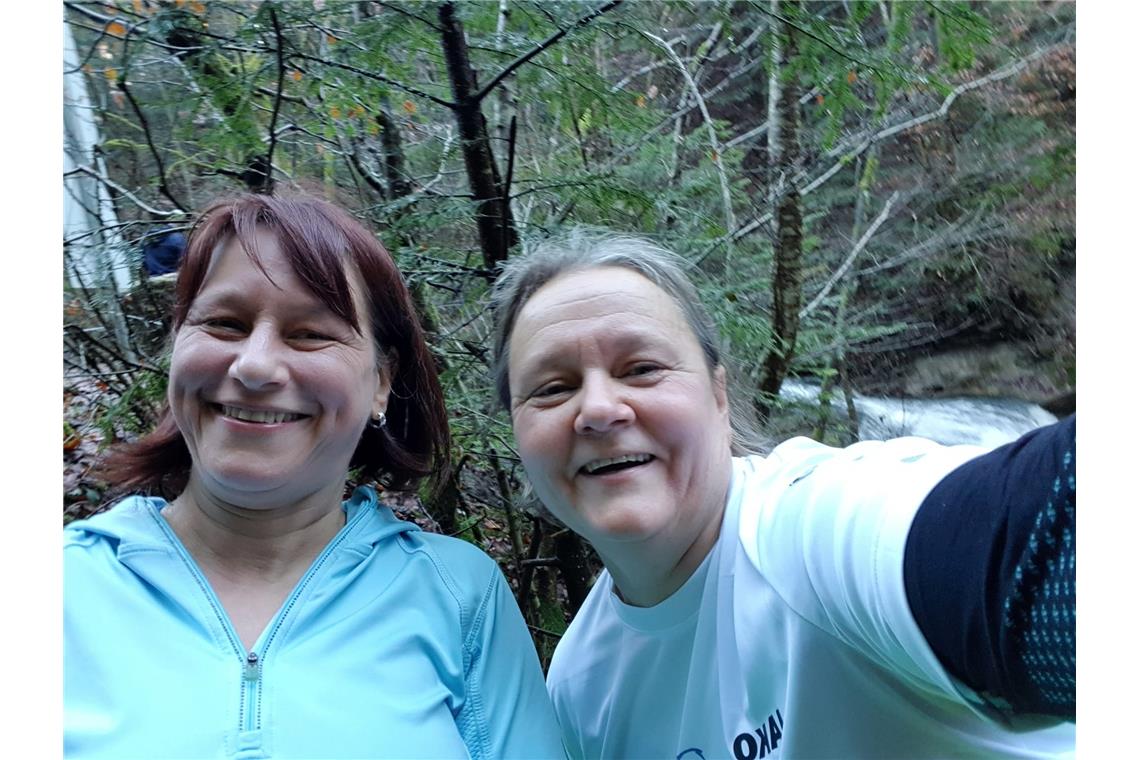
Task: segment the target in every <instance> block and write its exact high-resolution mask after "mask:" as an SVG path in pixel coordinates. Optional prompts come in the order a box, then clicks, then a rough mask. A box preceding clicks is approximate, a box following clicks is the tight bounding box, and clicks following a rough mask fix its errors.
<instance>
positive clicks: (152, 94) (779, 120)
mask: <svg viewBox="0 0 1140 760" xmlns="http://www.w3.org/2000/svg"><path fill="white" fill-rule="evenodd" d="M64 7H65V12H64V32H65V34H64V37H65V50H64V71H65V74H64V82H65V145H64V156H65V172H64V190H65V204H66V208H67V212H66V214H65V228H64V244H63V247H64V256H65V281H64V283H63V287H64V290H65V298H64V308H65V314H64V336H63V337H64V378H65V389H64V402H65V419H64V491H65V494H64V518H65V520H69V519H74V518H76V517H80V516H83V515H86V514H89V513H91V512H93V511H97V510H98V509H100V508H103V507H105V506H107V504H106V501H107V494H106V488H105V484H102V483H100V482H98V481H97V480H95V479H94V478H92V477H91V475H90V474H89V469H90V466H91V464H92V462H93V461H94V457H96V456H97V455H98V453H99V452H100V451H101V450H102V449H103V448H104V447H105V446H107V445H109V444H111V443H114V442H115V441H120V440H126V439H131V438H133V437H135V436H137V435H139V434H140V433H142V432H144V431H146V430H147V429H148V428H149V427H150V425H151V424H152V423H153V422H154V420H155V419H156V415H157V413H158V412H159V410H160V408H161V405H162V403H163V398H164V393H165V373H166V358H165V351H166V343H167V337H168V335H167V333H168V330H169V321H168V316H167V311H168V307H169V300H168V299H169V292H170V285H171V282H170V280H171V277H172V276H171V275H167V276H162V277H147V276H145V275H144V272H143V267H142V262H141V259H142V246H143V242H144V240H146V239H148V238H149V236H153V235H154V234H155V233H158V232H159V231H170V230H175V231H179V230H180V231H185V230H186V229H187V228H188V225H189V223H190V221H191V219H192V214H193V212H194V211H195V210H198V209H200V208H202V207H203V206H204V205H205V204H206V203H207V202H208V201H210V200H211V199H213V198H215V197H217V196H220V195H226V194H232V193H235V192H239V191H253V192H266V193H290V192H306V193H311V194H317V195H321V196H324V197H327V198H328V199H330V200H332V201H334V202H336V203H338V204H340V205H342V206H344V207H345V208H348V209H349V210H351V211H352V212H353V213H355V214H357V215H358V216H359V217H360V218H361V219H362V220H364V221H365V223H366V224H367V225H368V226H369V227H370V228H372V229H374V230H376V231H377V234H378V235H379V237H380V239H381V240H382V241H383V242H384V244H385V245H386V246H387V247H388V248H389V250H391V251H392V253H393V255H394V256H395V257H396V259H397V261H398V263H399V265H400V267H401V269H402V270H403V272H404V273H405V275H406V277H407V279H408V282H409V284H410V285H411V287H412V289H413V292H414V295H415V297H416V300H417V306H418V308H419V310H420V316H421V319H422V320H423V323H424V325H425V327H426V328H427V330H428V332H429V335H430V340H431V344H432V347H433V349H434V352H435V356H436V360H437V362H438V365H439V367H440V370H441V375H442V378H443V383H444V387H445V390H446V393H447V400H448V406H449V409H450V411H451V424H452V431H453V436H454V441H455V451H454V462H453V465H454V475H453V477H452V478H451V480H450V481H449V483H448V484H447V487H446V489H445V491H444V495H443V497H442V498H440V499H436V500H433V501H431V502H430V503H424V502H422V501H421V500H420V499H418V498H413V497H407V496H399V495H392V497H391V502H392V505H393V507H394V508H395V509H396V510H397V511H398V512H399V513H400V514H401V516H403V517H405V518H406V519H411V520H415V521H416V522H417V523H419V524H420V525H421V526H423V527H425V528H426V529H429V530H436V531H441V532H446V533H451V534H455V535H461V536H463V537H465V538H467V539H468V540H471V541H473V542H475V543H476V544H478V545H480V546H482V547H483V548H484V549H485V550H487V551H488V552H489V553H491V554H492V556H494V557H496V559H498V560H499V562H500V564H501V566H502V567H503V570H504V572H506V573H507V575H508V577H509V578H510V580H511V582H512V585H513V586H514V588H515V591H516V594H517V595H518V599H519V603H520V606H521V607H522V609H523V611H524V614H525V616H526V618H527V621H528V623H530V624H531V627H532V631H534V633H535V640H536V643H537V644H538V646H539V650H540V653H542V654H543V658H544V663H545V660H546V659H547V658H548V656H549V653H550V652H551V651H552V649H553V644H554V643H555V642H556V640H557V637H558V635H559V634H560V633H561V632H562V631H563V630H564V629H565V626H566V624H567V622H568V620H569V618H570V616H572V614H573V612H574V611H575V610H576V609H577V607H578V605H579V604H580V603H581V600H582V598H583V597H584V595H585V592H586V590H587V588H588V584H589V581H590V579H591V577H592V575H593V573H594V572H595V571H596V569H597V564H596V560H595V559H594V557H593V556H592V553H591V552H590V550H589V548H588V547H586V546H584V545H583V544H581V543H580V542H579V541H578V540H577V539H576V538H575V537H574V536H573V535H571V534H569V533H568V532H566V531H564V530H561V529H560V528H559V527H558V526H556V525H553V524H551V523H549V522H547V521H545V520H544V519H543V518H541V517H540V516H539V515H538V513H537V511H536V510H535V509H534V506H533V505H531V504H528V503H526V502H525V499H524V498H523V496H522V489H521V487H520V476H521V472H520V467H519V463H518V457H517V455H516V453H515V451H514V450H513V447H512V440H511V433H510V427H509V421H508V419H507V417H506V416H505V414H503V413H502V412H501V411H500V410H497V409H496V408H495V407H494V405H493V403H492V401H491V398H492V394H491V390H490V384H489V376H488V371H487V369H488V361H489V344H488V333H489V330H490V322H489V319H488V314H487V291H488V287H489V285H490V283H491V282H492V280H493V278H494V274H495V267H496V265H497V264H498V263H499V262H501V261H503V260H504V259H506V258H507V257H509V256H511V255H514V254H516V253H518V252H519V251H522V250H525V249H526V248H527V247H528V246H529V245H531V244H533V242H534V241H536V240H538V239H541V238H542V237H544V236H546V235H549V234H551V233H552V232H555V231H557V230H559V229H560V228H563V227H565V226H567V225H574V224H591V225H602V226H606V227H611V228H614V229H617V230H620V231H627V232H637V233H641V234H646V235H649V236H652V237H653V238H655V239H656V240H658V241H659V242H661V243H663V244H664V245H666V246H668V247H670V248H672V249H674V250H676V251H677V252H678V253H680V254H682V255H683V256H684V257H686V258H687V259H688V260H690V261H691V262H692V263H693V266H694V275H695V277H696V279H697V280H698V282H699V284H700V287H701V289H702V293H703V296H704V298H705V300H706V302H707V303H708V304H709V305H710V306H711V307H712V308H713V310H714V312H715V316H716V318H717V319H718V321H719V324H720V326H721V329H722V332H723V334H724V336H725V338H726V340H727V341H728V343H729V345H730V349H731V352H732V353H733V354H734V356H735V357H736V360H737V364H738V367H737V370H738V378H737V381H738V384H739V386H740V390H741V391H742V392H743V394H744V395H745V397H747V398H749V399H750V400H751V401H752V402H753V404H754V405H755V407H756V409H757V411H758V412H759V413H760V414H761V415H762V416H763V417H764V418H765V420H766V421H767V425H768V427H769V429H770V430H771V432H772V434H773V435H774V436H780V435H786V434H792V433H806V434H812V435H815V436H817V437H819V438H822V439H824V440H826V441H828V442H833V443H846V442H848V441H850V440H851V439H852V437H853V435H854V433H853V432H852V431H854V430H855V429H857V422H858V421H857V420H855V419H853V418H852V417H853V415H854V414H855V412H854V407H853V405H852V404H846V405H844V404H843V403H840V404H838V405H836V404H832V403H830V402H829V399H832V398H834V399H838V400H841V401H842V400H844V399H847V400H849V399H851V398H852V396H853V395H854V394H855V393H862V394H895V395H903V396H908V397H925V398H929V397H937V396H939V395H1001V396H1012V397H1017V398H1023V399H1028V400H1033V401H1036V402H1040V403H1045V404H1046V406H1047V407H1049V408H1050V409H1052V410H1055V411H1056V412H1058V413H1064V412H1067V411H1069V410H1070V409H1071V408H1072V406H1074V405H1075V397H1074V396H1073V389H1074V387H1075V316H1074V314H1075V306H1074V290H1073V288H1074V271H1075V229H1074V215H1075V197H1074V196H1075V191H1074V170H1075V109H1076V81H1075V67H1076V48H1075V13H1076V9H1075V6H1074V5H1073V4H1071V3H1063V2H1007V3H978V2H930V3H919V2H888V1H887V0H881V1H879V2H856V1H854V0H846V1H844V2H810V3H792V2H785V1H783V0H757V1H755V2H746V1H743V0H715V1H712V0H710V1H708V2H693V1H684V2H682V1H677V2H621V1H620V0H611V1H609V2H605V1H603V0H591V1H586V2H580V1H578V0H565V1H561V2H553V1H550V0H539V1H534V0H529V1H528V0H487V1H479V2H476V1H475V0H468V1H466V2H407V1H402V0H392V1H391V2H333V1H332V0H327V1H322V0H296V1H294V2H227V1H224V0H212V1H211V2H208V3H204V2H186V1H185V0H173V1H171V2H165V1H164V2H152V1H150V0H119V1H118V2H113V3H86V2H65V3H64ZM789 378H796V379H800V380H804V379H807V380H809V381H810V382H812V383H815V384H818V386H819V388H820V391H821V399H822V401H811V402H809V403H807V404H805V403H803V402H799V403H793V402H791V401H786V400H782V399H781V397H780V395H779V392H780V389H781V387H782V386H783V385H784V382H785V380H787V379H789Z"/></svg>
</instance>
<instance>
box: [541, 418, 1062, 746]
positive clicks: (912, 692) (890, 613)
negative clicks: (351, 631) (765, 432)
mask: <svg viewBox="0 0 1140 760" xmlns="http://www.w3.org/2000/svg"><path fill="white" fill-rule="evenodd" d="M982 453H984V449H980V448H977V447H973V446H954V447H944V446H940V445H938V444H935V443H933V442H931V441H927V440H924V439H918V438H901V439H896V440H893V441H885V442H884V441H867V442H863V443H858V444H855V445H853V446H849V447H847V448H846V449H835V448H831V447H828V446H824V445H822V444H819V443H816V442H814V441H811V440H808V439H806V438H796V439H793V440H790V441H787V442H785V443H784V444H782V445H780V446H778V447H777V448H776V449H775V450H774V451H773V452H772V454H771V455H770V456H769V457H767V458H763V457H748V458H737V459H734V460H733V475H732V486H731V489H730V491H729V496H728V501H727V504H726V509H725V515H724V523H723V525H722V527H721V534H720V538H719V540H718V541H717V544H716V546H715V547H714V549H713V550H712V551H711V552H710V553H709V556H708V557H706V558H705V560H704V562H703V563H702V564H701V566H700V567H699V568H698V569H697V570H696V572H694V574H693V575H692V577H690V578H689V579H688V581H686V583H685V584H684V586H682V587H681V588H680V589H678V590H677V591H676V592H675V593H674V594H673V595H672V596H670V597H669V598H668V599H666V600H665V601H663V602H661V603H660V604H658V605H656V606H654V607H649V608H639V607H631V606H629V605H626V604H624V603H622V602H621V600H619V599H618V597H617V596H616V595H615V594H614V593H613V582H612V579H611V578H610V575H609V573H608V572H604V573H602V575H601V576H600V577H599V579H598V581H597V583H596V584H595V585H594V588H593V589H592V590H591V592H590V594H589V596H588V597H587V599H586V602H585V603H584V604H583V605H582V608H581V610H580V611H579V612H578V615H577V616H576V617H575V618H574V621H573V623H571V625H570V628H569V630H568V631H567V632H566V635H565V636H564V637H563V639H562V641H561V642H560V643H559V645H558V649H557V651H556V652H555V653H554V658H553V660H552V662H551V666H550V672H549V674H548V677H547V688H548V689H549V690H550V694H551V696H552V697H553V700H554V705H555V710H556V712H557V713H558V717H559V721H560V723H561V725H562V730H563V735H564V738H565V741H566V745H567V748H568V750H569V752H570V755H571V757H579V758H623V759H624V758H678V760H698V759H699V758H708V759H710V760H711V758H722V757H725V758H748V759H755V758H764V757H789V758H793V757H794V758H816V757H819V758H853V757H869V758H870V757H873V758H888V757H889V758H913V757H963V756H965V757H977V756H989V757H993V756H1000V757H1040V756H1048V757H1056V756H1057V755H1058V754H1071V753H1072V751H1073V747H1074V734H1075V726H1074V725H1073V724H1071V723H1065V724H1059V725H1053V726H1051V727H1046V728H1039V729H1038V730H1026V726H1019V727H1018V728H1017V730H1015V729H1014V728H1012V727H1010V726H1009V725H1007V724H1004V723H1003V722H1002V721H1001V719H1000V717H997V716H996V715H993V716H989V717H987V716H988V715H989V714H988V713H987V712H986V708H984V707H981V706H979V704H977V703H976V702H975V700H976V697H974V696H973V694H972V692H970V691H969V690H968V689H967V688H965V687H964V686H961V685H959V684H957V683H955V681H954V679H953V678H952V677H951V676H949V675H948V674H947V673H946V671H945V670H944V669H943V668H942V666H941V665H940V664H939V663H938V661H937V658H936V657H935V655H934V653H933V652H932V651H931V650H930V647H929V646H928V645H927V643H926V640H925V639H924V637H923V636H922V633H921V632H920V630H919V628H918V625H917V623H916V622H915V621H914V618H913V616H912V615H911V612H910V608H909V606H908V604H907V601H906V591H905V587H904V584H903V570H902V568H903V553H904V549H905V546H906V536H907V532H908V530H909V529H910V524H911V521H912V519H913V517H914V514H915V512H916V511H917V509H918V507H919V505H920V504H921V503H922V500H923V498H924V497H925V496H926V494H927V493H928V492H929V491H930V490H931V489H932V488H933V487H934V486H935V485H936V484H937V483H938V481H940V480H941V479H942V478H943V477H944V476H945V475H946V474H947V473H949V472H950V471H951V470H953V469H954V468H955V467H957V466H958V465H960V464H962V463H963V462H965V461H967V460H969V459H972V458H974V457H976V456H978V455H980V454H982ZM1038 725H1040V724H1038Z"/></svg>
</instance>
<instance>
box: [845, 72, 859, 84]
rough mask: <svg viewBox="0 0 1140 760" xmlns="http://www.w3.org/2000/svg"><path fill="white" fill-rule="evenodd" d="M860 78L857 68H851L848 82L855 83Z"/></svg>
mask: <svg viewBox="0 0 1140 760" xmlns="http://www.w3.org/2000/svg"><path fill="white" fill-rule="evenodd" d="M858 78H859V77H858V76H856V74H855V69H851V70H850V71H848V72H847V84H855V80H856V79H858Z"/></svg>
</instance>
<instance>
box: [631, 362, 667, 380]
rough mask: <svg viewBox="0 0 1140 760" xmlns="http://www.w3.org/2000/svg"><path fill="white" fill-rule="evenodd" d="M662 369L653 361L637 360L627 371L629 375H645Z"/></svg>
mask: <svg viewBox="0 0 1140 760" xmlns="http://www.w3.org/2000/svg"><path fill="white" fill-rule="evenodd" d="M660 370H661V366H660V365H657V364H654V363H653V362H637V363H636V364H634V365H633V366H631V367H630V368H629V369H628V370H627V371H626V376H627V377H645V376H646V375H652V374H654V373H655V372H658V371H660Z"/></svg>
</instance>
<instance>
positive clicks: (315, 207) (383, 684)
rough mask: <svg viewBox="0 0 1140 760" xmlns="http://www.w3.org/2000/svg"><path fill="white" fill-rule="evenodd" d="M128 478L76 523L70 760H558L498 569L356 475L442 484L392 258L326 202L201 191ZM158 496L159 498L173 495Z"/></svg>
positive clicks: (113, 465)
mask: <svg viewBox="0 0 1140 760" xmlns="http://www.w3.org/2000/svg"><path fill="white" fill-rule="evenodd" d="M173 328H174V329H173V344H172V350H171V356H170V377H169V386H168V392H167V400H168V408H167V409H166V411H165V413H164V415H163V417H162V419H161V421H160V422H159V424H158V426H157V428H156V429H155V430H154V432H152V433H151V434H150V435H149V436H147V437H145V438H143V439H141V440H140V441H138V442H137V443H135V444H133V445H130V446H126V447H124V448H120V449H118V450H116V451H114V452H113V453H112V454H111V455H110V456H109V457H108V458H107V460H106V461H105V463H104V467H103V469H104V472H105V473H106V475H107V477H108V479H109V480H110V481H111V482H112V483H113V484H114V485H115V486H117V487H118V488H119V489H121V490H124V491H130V492H133V493H136V494H138V493H141V494H146V495H135V496H130V497H128V498H126V499H124V500H123V501H121V502H119V503H118V504H116V505H115V506H114V507H113V508H112V509H111V510H110V511H108V512H105V513H103V514H99V515H97V516H95V517H93V518H91V519H89V520H83V521H80V522H75V523H72V524H71V525H70V526H68V528H67V529H66V531H65V545H64V558H65V576H64V577H65V592H64V642H65V650H64V655H65V663H64V671H65V715H64V748H65V752H66V754H67V755H68V756H69V757H71V756H74V757H114V758H122V757H168V758H174V757H187V758H189V757H194V758H201V757H222V756H224V757H245V758H254V757H278V758H288V757H296V758H315V757H322V758H332V757H461V756H470V757H485V758H491V757H510V756H514V757H521V756H525V757H553V756H558V757H560V756H562V754H563V751H562V746H561V743H560V740H559V738H558V731H557V726H556V723H555V719H554V715H553V712H552V710H551V707H550V703H549V701H548V698H547V696H546V691H545V689H544V687H543V683H542V674H541V671H540V668H539V663H538V658H537V656H536V654H535V652H534V649H533V646H532V645H531V641H530V637H529V634H528V632H527V629H526V626H525V624H524V622H523V620H522V617H521V615H520V614H519V611H518V608H517V607H516V605H515V603H514V599H513V597H512V596H511V593H510V590H509V588H508V586H507V584H506V582H505V580H504V579H503V576H502V574H501V573H500V572H499V570H498V568H497V567H496V566H495V563H494V562H493V561H492V560H491V559H490V558H488V557H487V556H486V555H485V554H483V553H482V552H480V551H479V550H478V549H476V548H475V547H473V546H471V545H470V544H467V543H465V542H463V541H460V540H457V539H452V538H447V537H443V536H437V535H431V534H427V533H423V532H421V531H420V530H419V529H418V528H416V526H414V525H412V524H410V523H407V522H403V521H400V520H398V519H396V518H395V517H394V516H393V514H392V512H391V511H389V510H388V509H387V508H386V507H383V506H381V505H380V504H379V503H378V501H377V495H376V490H375V489H374V488H372V487H370V486H361V487H358V488H356V489H355V490H354V491H353V493H352V495H351V497H350V498H349V499H347V500H343V497H344V494H345V489H346V484H347V482H348V479H349V472H350V470H351V471H353V473H354V480H358V481H362V482H368V481H373V482H377V483H379V484H380V485H381V486H382V487H383V488H386V489H392V490H405V489H408V488H411V487H412V486H414V485H416V484H417V483H419V482H420V481H421V480H424V479H428V480H429V481H431V482H435V481H436V480H437V479H438V477H439V475H440V472H441V470H442V469H443V468H444V467H446V465H447V462H448V454H449V435H448V427H447V414H446V411H445V409H444V405H443V397H442V393H441V391H440V387H439V381H438V379H437V377H436V373H435V369H434V366H433V363H432V359H431V356H430V355H429V353H428V348H427V346H426V344H425V342H424V337H423V333H422V331H421V329H420V326H419V323H418V321H417V319H416V315H415V311H414V308H413V306H412V301H411V298H410V297H409V294H408V291H407V288H406V287H405V285H404V282H403V280H402V278H401V276H400V273H399V271H398V270H397V269H396V266H395V264H394V262H393V261H392V258H391V256H389V254H388V252H387V251H386V250H385V249H384V247H383V246H382V245H380V243H379V242H377V240H376V238H375V237H374V236H373V235H372V234H370V233H369V232H368V231H367V230H366V229H365V228H364V227H363V226H362V225H361V224H360V223H359V222H357V221H356V220H355V219H353V218H352V217H351V216H349V215H348V214H347V213H345V212H344V211H342V210H340V209H338V208H336V207H334V206H332V205H330V204H328V203H325V202H323V201H320V200H317V199H313V198H305V197H293V198H274V197H268V196H260V195H247V196H242V197H239V198H236V199H231V200H225V201H220V202H217V203H215V204H213V205H212V206H210V207H209V208H208V209H207V210H206V211H205V212H204V213H203V214H202V216H201V218H200V219H199V220H198V221H197V223H196V224H195V226H194V227H193V229H192V231H191V234H190V236H189V240H188V245H187V250H186V254H185V257H184V259H183V261H182V265H181V269H180V271H179V275H178V281H177V285H176V289H175V304H174V314H173ZM164 497H168V498H169V499H170V500H169V501H168V500H167V498H164Z"/></svg>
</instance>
